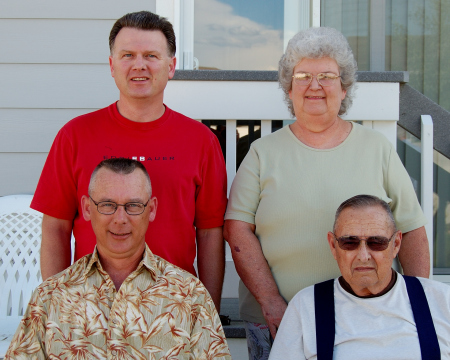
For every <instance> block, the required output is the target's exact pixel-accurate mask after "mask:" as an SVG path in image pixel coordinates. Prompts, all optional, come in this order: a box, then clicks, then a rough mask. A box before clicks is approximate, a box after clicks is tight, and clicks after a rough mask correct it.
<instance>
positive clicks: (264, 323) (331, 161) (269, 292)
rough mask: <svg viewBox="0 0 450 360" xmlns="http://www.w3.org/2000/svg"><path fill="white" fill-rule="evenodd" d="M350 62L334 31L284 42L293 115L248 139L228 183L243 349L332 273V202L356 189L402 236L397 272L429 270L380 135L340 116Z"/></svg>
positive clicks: (258, 348)
mask: <svg viewBox="0 0 450 360" xmlns="http://www.w3.org/2000/svg"><path fill="white" fill-rule="evenodd" d="M356 70H357V66H356V62H355V60H354V57H353V54H352V51H351V49H350V46H349V44H348V42H347V40H346V39H345V37H344V36H343V35H342V34H341V33H340V32H338V31H337V30H335V29H331V28H310V29H307V30H304V31H301V32H299V33H298V34H297V35H295V36H294V37H293V38H292V39H291V40H290V41H289V44H288V46H287V49H286V53H285V54H284V55H283V56H282V58H281V60H280V63H279V81H280V86H281V88H282V89H283V91H284V93H285V99H286V102H287V104H288V107H289V109H290V111H291V113H292V115H293V116H295V118H296V121H295V122H294V123H293V124H292V125H290V126H286V127H284V128H283V129H281V130H279V131H277V132H275V133H273V134H271V135H268V136H265V137H263V138H261V139H260V140H258V141H255V142H254V143H253V144H252V146H251V149H250V151H249V153H248V154H247V156H246V158H245V159H244V161H243V162H242V164H241V166H240V168H239V171H238V173H237V174H236V178H235V180H234V182H233V185H232V188H231V193H230V200H229V203H228V209H227V212H226V215H225V219H226V220H227V221H226V223H225V229H224V235H225V238H226V239H227V241H228V243H229V244H230V248H231V251H232V254H233V259H234V262H235V266H236V269H237V271H238V273H239V275H240V277H241V282H240V285H239V303H240V304H239V305H240V315H241V318H242V319H243V320H244V321H245V324H246V331H247V341H248V345H249V356H250V358H251V359H252V360H253V359H265V358H267V356H268V353H269V352H270V346H271V340H272V339H271V337H272V338H275V335H276V331H277V328H278V325H279V324H280V321H281V318H282V316H283V314H284V312H285V309H286V306H287V305H286V302H288V301H290V300H291V298H292V297H293V296H294V295H295V294H296V293H297V292H298V291H299V290H301V289H303V288H305V287H307V286H309V285H312V284H315V283H317V282H321V281H324V280H327V279H330V278H335V277H337V276H339V268H338V267H337V265H336V262H335V261H334V259H333V257H332V256H331V254H330V251H329V249H328V243H327V232H328V231H331V230H332V226H333V220H334V217H333V216H334V212H335V210H336V208H337V207H338V206H339V204H340V203H341V202H342V201H344V200H345V199H348V198H350V197H352V196H354V195H357V194H371V195H375V196H377V197H379V198H381V199H383V200H385V201H386V202H388V203H389V204H390V207H391V209H392V211H393V213H394V216H395V220H396V222H397V224H398V227H399V229H400V230H401V231H402V232H403V233H404V238H403V239H404V240H403V243H402V248H401V250H400V253H399V260H400V263H401V265H402V267H403V270H404V272H405V274H407V275H416V276H422V277H428V275H429V252H428V240H427V237H426V233H425V229H424V227H423V225H424V224H425V223H426V220H425V217H424V215H423V213H422V211H421V209H420V206H419V203H418V201H417V197H416V194H415V192H414V189H413V187H412V184H411V180H410V178H409V176H408V174H407V172H406V170H405V168H404V167H403V165H402V163H401V161H400V159H399V157H398V156H397V153H396V151H395V149H394V147H393V146H392V144H391V143H390V142H389V141H388V140H387V139H386V138H385V137H384V136H383V135H382V134H379V133H377V132H375V131H372V130H369V129H367V128H365V127H363V126H361V125H358V124H356V123H351V122H347V121H344V120H342V119H341V118H340V117H339V115H342V114H344V113H345V112H346V111H347V110H348V108H349V107H350V105H351V103H352V98H353V91H354V87H355V81H356Z"/></svg>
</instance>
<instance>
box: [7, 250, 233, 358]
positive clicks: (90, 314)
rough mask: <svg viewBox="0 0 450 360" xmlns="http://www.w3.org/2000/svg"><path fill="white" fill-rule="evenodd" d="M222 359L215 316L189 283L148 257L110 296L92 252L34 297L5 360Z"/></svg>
mask: <svg viewBox="0 0 450 360" xmlns="http://www.w3.org/2000/svg"><path fill="white" fill-rule="evenodd" d="M106 358H108V359H121V360H125V359H130V360H131V359H132V360H136V359H164V360H170V359H226V360H231V356H230V353H229V349H228V345H227V342H226V339H225V335H224V333H223V329H222V325H221V323H220V320H219V316H218V314H217V311H216V309H215V307H214V304H213V302H212V299H211V297H210V295H209V294H208V292H207V290H206V288H205V287H204V286H203V284H202V283H201V282H200V280H198V279H197V278H196V277H194V276H193V275H191V274H190V273H188V272H186V271H184V270H181V269H180V268H178V267H176V266H174V265H172V264H171V263H169V262H168V261H166V260H164V259H162V258H160V257H158V256H156V255H153V254H152V252H151V251H150V249H149V248H148V247H147V246H146V250H145V253H144V256H143V259H142V261H141V262H140V264H139V266H138V267H137V269H136V270H135V271H134V272H133V273H131V274H130V275H129V276H128V277H127V279H126V280H125V281H124V282H123V284H122V285H121V287H120V289H119V291H117V290H116V288H115V286H114V284H113V282H112V280H111V278H110V277H109V276H108V274H107V273H106V272H105V271H104V270H103V268H102V266H101V264H100V261H99V258H98V253H97V249H95V250H94V253H93V254H90V255H86V256H84V257H83V258H81V259H80V260H78V261H77V262H76V263H74V264H73V265H72V266H70V267H69V268H67V269H66V270H65V271H63V272H61V273H59V274H57V275H55V276H53V277H51V278H49V279H47V280H46V281H44V282H43V283H42V284H41V285H40V286H39V287H38V288H37V289H36V290H35V291H34V293H33V296H32V297H31V300H30V303H29V304H28V308H27V310H26V313H25V315H24V318H23V319H22V321H21V323H20V325H19V328H18V329H17V331H16V334H15V335H14V338H13V340H12V342H11V344H10V346H9V349H8V351H7V353H6V356H5V360H7V359H80V360H89V359H106Z"/></svg>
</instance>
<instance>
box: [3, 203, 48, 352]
mask: <svg viewBox="0 0 450 360" xmlns="http://www.w3.org/2000/svg"><path fill="white" fill-rule="evenodd" d="M32 197H33V196H32V195H10V196H4V197H0V359H1V358H3V357H4V355H5V353H6V350H7V349H8V346H9V343H10V342H11V339H12V337H13V335H14V333H15V332H16V329H17V327H18V325H19V322H20V320H21V319H22V317H23V313H24V312H25V310H26V307H27V305H28V302H29V300H30V298H31V294H32V292H33V290H34V289H35V288H36V287H37V286H38V285H39V284H40V283H41V282H42V278H41V272H40V266H39V249H40V246H41V223H42V214H41V213H39V212H37V211H35V210H32V209H30V203H31V199H32Z"/></svg>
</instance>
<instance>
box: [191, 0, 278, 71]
mask: <svg viewBox="0 0 450 360" xmlns="http://www.w3.org/2000/svg"><path fill="white" fill-rule="evenodd" d="M247 2H248V3H254V4H258V5H253V9H250V7H249V6H248V5H247ZM242 3H245V4H240V3H239V2H238V1H237V0H220V1H219V0H196V1H195V20H194V39H195V40H194V56H195V57H196V58H197V59H198V60H199V65H200V68H204V67H207V68H217V69H223V70H277V67H278V61H279V59H280V57H281V55H282V52H283V30H282V23H281V25H280V21H279V20H275V19H276V18H279V17H280V18H281V22H282V19H283V11H284V10H283V7H282V5H283V4H282V3H283V2H280V1H279V0H277V1H275V0H260V1H258V2H257V1H255V0H247V1H242ZM261 3H263V4H264V3H266V5H265V6H262V5H261ZM280 3H281V5H280ZM267 4H271V6H270V8H271V10H270V9H269V10H270V11H268V10H267V7H268V5H267ZM274 7H277V9H276V10H275V8H274ZM278 13H279V14H280V16H273V14H278ZM267 19H269V20H267Z"/></svg>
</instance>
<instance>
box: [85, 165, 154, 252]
mask: <svg viewBox="0 0 450 360" xmlns="http://www.w3.org/2000/svg"><path fill="white" fill-rule="evenodd" d="M90 195H91V197H92V199H94V200H95V201H96V202H97V203H98V202H100V201H113V202H115V203H117V204H126V203H129V202H139V203H143V204H145V203H147V201H149V199H150V196H151V192H150V193H149V186H148V180H147V179H146V177H145V175H144V173H143V172H142V170H140V169H136V170H134V171H133V172H132V173H131V174H128V175H123V174H116V173H114V172H112V171H111V170H108V169H105V168H102V169H100V170H99V171H98V172H97V175H96V177H95V181H94V186H93V189H92V192H91V194H90ZM81 201H82V209H83V216H84V219H85V220H87V221H91V224H92V228H93V230H94V233H95V236H96V238H97V249H98V251H99V254H100V255H101V256H102V257H104V258H107V259H126V258H130V259H131V258H133V257H136V256H139V255H141V254H142V252H143V251H144V248H145V233H146V231H147V227H148V225H149V222H150V221H153V220H154V219H155V216H156V208H157V200H156V198H154V197H153V198H151V199H150V201H149V202H148V205H147V207H146V208H145V210H144V212H143V213H142V214H140V215H128V214H127V213H126V212H125V208H124V207H123V206H119V207H118V208H117V210H116V212H115V213H114V214H112V215H104V214H100V213H99V212H98V211H97V206H96V205H95V204H94V202H93V201H92V200H91V199H90V198H89V197H88V196H83V197H82V199H81Z"/></svg>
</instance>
